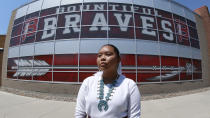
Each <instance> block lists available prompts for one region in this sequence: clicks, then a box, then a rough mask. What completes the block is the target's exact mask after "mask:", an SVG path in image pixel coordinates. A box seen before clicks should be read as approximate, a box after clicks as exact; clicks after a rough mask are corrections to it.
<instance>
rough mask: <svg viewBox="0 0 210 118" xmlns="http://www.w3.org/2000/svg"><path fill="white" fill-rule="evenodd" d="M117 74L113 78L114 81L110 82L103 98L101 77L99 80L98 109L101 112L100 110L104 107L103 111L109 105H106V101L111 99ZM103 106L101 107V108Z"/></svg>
mask: <svg viewBox="0 0 210 118" xmlns="http://www.w3.org/2000/svg"><path fill="white" fill-rule="evenodd" d="M118 77H119V75H118V76H117V78H116V80H114V82H113V83H112V84H111V86H110V88H109V91H108V93H107V95H106V97H105V100H104V81H103V79H101V80H100V81H99V103H98V110H99V111H100V112H102V110H103V109H104V111H107V110H108V109H109V105H108V101H109V100H111V99H110V97H111V96H112V95H111V94H112V93H113V90H114V87H115V84H116V82H117V79H118ZM102 108H103V109H102Z"/></svg>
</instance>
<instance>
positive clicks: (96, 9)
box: [2, 0, 210, 94]
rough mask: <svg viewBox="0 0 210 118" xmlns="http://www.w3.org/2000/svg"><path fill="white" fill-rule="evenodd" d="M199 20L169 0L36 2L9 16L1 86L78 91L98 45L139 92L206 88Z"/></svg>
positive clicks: (93, 63) (93, 65) (93, 66)
mask: <svg viewBox="0 0 210 118" xmlns="http://www.w3.org/2000/svg"><path fill="white" fill-rule="evenodd" d="M204 25H205V24H204V22H203V19H202V17H201V16H199V15H198V14H196V13H195V12H193V11H191V10H189V9H188V8H186V7H184V6H182V5H180V4H178V3H176V2H174V1H171V0H99V1H98V0H77V1H75V0H53V1H52V0H35V1H33V2H31V3H28V4H25V5H23V6H21V7H20V8H18V9H16V10H14V12H13V15H12V17H11V22H10V26H9V30H8V34H7V40H6V43H5V53H4V62H5V63H4V64H5V65H3V68H4V69H3V75H2V77H3V86H8V87H14V88H18V89H25V90H32V91H43V92H45V91H46V92H61V93H72V94H74V93H75V94H76V93H77V91H78V88H79V86H80V84H81V83H82V81H83V80H84V79H85V78H86V77H88V76H91V75H92V74H94V73H95V72H97V71H98V69H97V64H96V56H97V52H98V50H99V49H100V47H101V46H102V45H104V44H114V45H115V46H117V47H118V48H119V50H120V53H121V60H122V71H123V74H124V75H125V76H127V77H128V78H131V79H133V80H134V81H135V82H136V83H137V84H138V86H139V87H140V89H141V91H142V92H143V93H160V92H170V91H179V90H188V89H194V88H199V87H204V86H208V85H209V81H210V80H209V79H208V72H207V71H208V69H207V68H208V65H209V64H208V59H206V58H207V57H206V56H205V53H206V52H205V51H206V50H207V49H208V46H207V45H206V43H205V42H206V41H207V38H206V37H207V35H206V34H207V33H205V32H206V30H205V28H204ZM6 49H7V50H6ZM203 60H204V61H203ZM206 60H207V61H206Z"/></svg>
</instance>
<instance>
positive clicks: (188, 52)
mask: <svg viewBox="0 0 210 118" xmlns="http://www.w3.org/2000/svg"><path fill="white" fill-rule="evenodd" d="M177 48H178V53H179V57H185V58H192V49H191V47H189V46H183V45H177Z"/></svg>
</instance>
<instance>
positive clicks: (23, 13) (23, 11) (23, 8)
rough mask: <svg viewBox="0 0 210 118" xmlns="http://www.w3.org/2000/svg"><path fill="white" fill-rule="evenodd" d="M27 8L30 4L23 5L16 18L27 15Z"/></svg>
mask: <svg viewBox="0 0 210 118" xmlns="http://www.w3.org/2000/svg"><path fill="white" fill-rule="evenodd" d="M27 9H28V5H25V6H23V7H21V8H19V9H18V10H17V13H16V15H15V19H18V18H20V17H22V16H25V15H26V12H27Z"/></svg>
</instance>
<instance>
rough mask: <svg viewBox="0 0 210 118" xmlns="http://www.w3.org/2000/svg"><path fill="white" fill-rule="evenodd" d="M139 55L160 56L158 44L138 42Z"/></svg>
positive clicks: (154, 42)
mask: <svg viewBox="0 0 210 118" xmlns="http://www.w3.org/2000/svg"><path fill="white" fill-rule="evenodd" d="M136 43H137V54H148V55H159V54H160V49H159V45H158V42H156V41H145V40H137V42H136Z"/></svg>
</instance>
